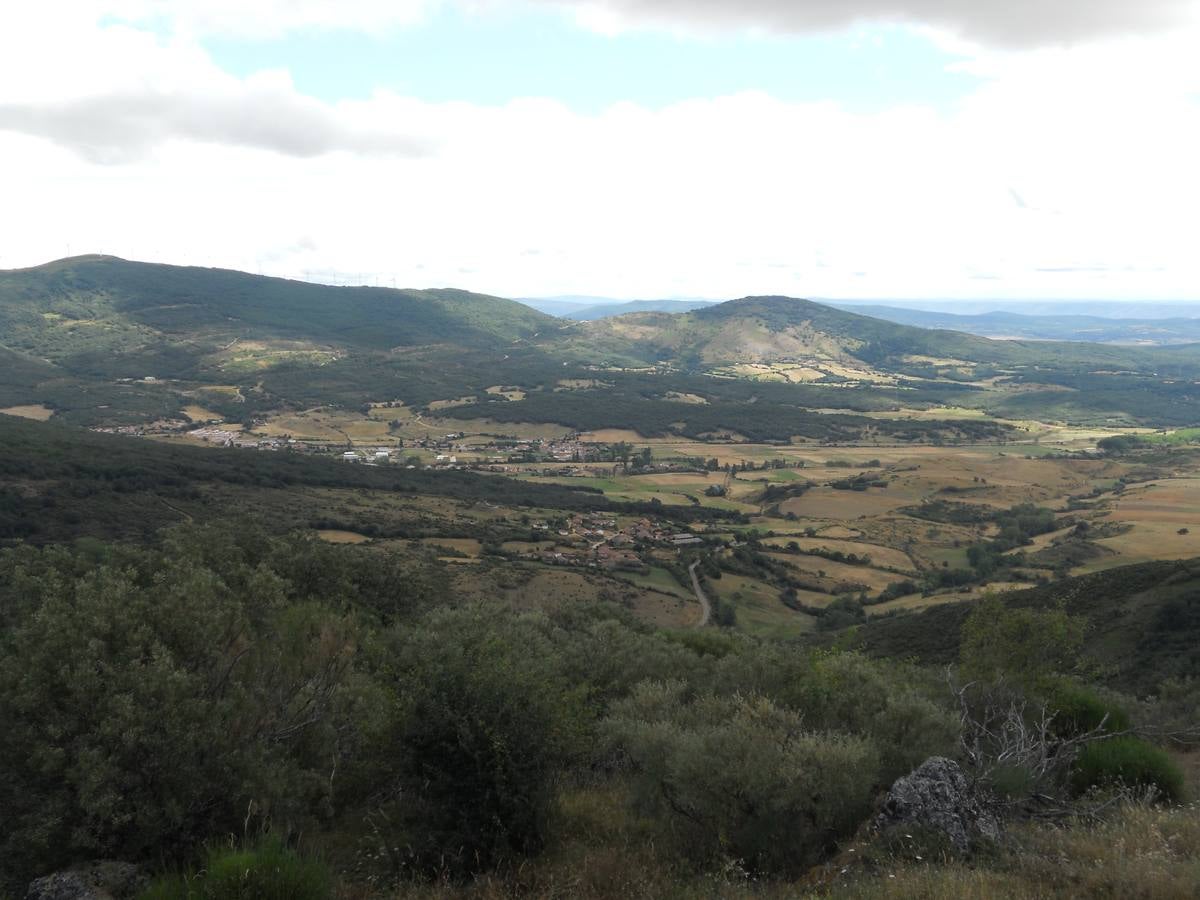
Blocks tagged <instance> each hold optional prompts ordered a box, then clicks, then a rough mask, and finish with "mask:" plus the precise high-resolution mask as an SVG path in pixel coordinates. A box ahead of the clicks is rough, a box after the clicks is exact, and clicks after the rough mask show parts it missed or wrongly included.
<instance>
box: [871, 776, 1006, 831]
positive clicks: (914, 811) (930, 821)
mask: <svg viewBox="0 0 1200 900" xmlns="http://www.w3.org/2000/svg"><path fill="white" fill-rule="evenodd" d="M872 825H873V827H874V830H876V831H885V830H887V829H891V828H894V827H896V826H902V827H906V828H926V829H931V830H934V831H938V832H941V833H942V834H944V835H945V836H946V839H947V840H948V841H949V842H950V844H951V845H952V846H953V847H954V849H955V850H957V851H958V852H959V853H966V852H967V851H968V850H970V849H971V848H972V846H974V845H975V844H976V843H977V842H979V841H980V840H981V839H984V840H990V841H994V840H996V839H997V838H998V837H999V836H1000V822H999V820H998V819H997V818H996V816H995V815H994V814H993V813H992V812H991V811H990V810H989V809H988V808H987V804H985V803H984V802H983V801H982V799H981V798H980V797H979V795H978V794H977V793H976V792H975V791H974V790H973V789H972V788H971V784H970V782H968V781H967V776H966V775H964V774H963V771H962V769H961V768H959V765H958V763H956V762H955V761H954V760H952V759H946V758H945V757H943V756H934V757H930V758H929V759H927V760H925V762H923V763H921V765H919V766H918V767H917V768H916V769H914V770H913V771H912V772H910V773H909V774H907V775H904V776H902V777H900V778H897V779H896V783H895V784H893V785H892V787H891V790H889V791H888V793H887V796H886V797H885V798H884V800H883V804H882V806H881V808H880V811H879V814H878V815H877V816H876V817H875V819H874V821H873V822H872Z"/></svg>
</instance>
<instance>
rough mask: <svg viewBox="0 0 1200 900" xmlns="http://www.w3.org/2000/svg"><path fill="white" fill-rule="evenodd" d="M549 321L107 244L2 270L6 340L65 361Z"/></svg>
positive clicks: (485, 330) (499, 333)
mask: <svg viewBox="0 0 1200 900" xmlns="http://www.w3.org/2000/svg"><path fill="white" fill-rule="evenodd" d="M554 322H555V320H554V319H553V317H551V316H547V315H544V314H542V313H539V312H537V311H536V310H532V309H530V308H529V307H527V306H524V305H523V304H520V303H517V302H515V301H512V300H505V299H502V298H499V297H488V296H483V295H479V294H471V293H469V292H467V291H457V290H395V289H391V288H379V287H332V286H329V285H323V284H313V283H309V282H303V281H292V280H289V279H284V278H272V277H267V276H262V275H251V274H248V273H245V272H236V271H231V270H228V269H207V268H197V267H190V266H170V265H160V264H153V263H141V262H130V261H128V260H123V259H118V258H116V257H110V256H81V257H74V258H71V259H63V260H58V261H57V262H53V263H49V264H47V265H44V266H38V267H35V268H31V269H20V270H12V271H6V272H0V328H2V329H3V334H4V335H5V343H6V344H7V345H8V347H9V348H10V349H13V350H18V351H22V352H25V353H28V354H30V355H33V356H37V357H43V358H46V359H49V360H51V361H54V362H56V363H59V364H61V365H63V366H64V367H66V368H68V369H70V368H71V367H72V365H73V364H75V363H77V362H78V361H79V358H80V357H81V356H86V355H88V354H93V353H96V352H98V351H102V350H103V351H110V350H111V351H116V352H118V353H121V354H133V353H136V352H138V351H141V352H146V351H147V350H151V349H154V350H158V351H160V352H161V348H162V346H163V345H168V346H178V347H179V348H180V352H181V353H182V354H184V355H188V356H193V357H197V358H198V360H197V361H202V360H203V356H204V354H205V353H206V352H214V351H215V350H217V349H218V348H221V347H223V346H226V345H227V344H229V342H231V341H234V340H239V341H273V340H282V341H292V342H313V343H314V344H315V345H321V346H324V347H328V348H333V349H351V348H359V349H367V350H388V349H391V348H395V347H414V346H422V345H429V344H451V345H456V346H466V347H482V346H494V344H495V342H496V341H505V342H512V341H516V340H520V339H524V338H529V337H532V336H533V335H535V334H537V333H538V332H539V330H544V329H546V328H549V327H553V325H554Z"/></svg>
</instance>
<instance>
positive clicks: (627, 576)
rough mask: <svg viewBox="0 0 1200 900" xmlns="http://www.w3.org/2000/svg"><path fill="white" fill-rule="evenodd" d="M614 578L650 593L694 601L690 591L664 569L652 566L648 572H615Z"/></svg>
mask: <svg viewBox="0 0 1200 900" xmlns="http://www.w3.org/2000/svg"><path fill="white" fill-rule="evenodd" d="M614 575H615V577H616V578H619V579H620V580H621V581H628V582H629V583H630V584H636V585H637V586H638V587H644V588H648V589H649V590H652V591H660V592H662V593H664V594H670V595H671V596H673V597H680V598H682V599H684V600H694V599H695V597H694V595H693V594H692V592H691V591H690V590H687V589H685V588H684V587H683V586H682V585H681V584H680V583H679V582H677V581H676V580H675V576H673V575H672V574H671V573H670V572H668V571H667V570H666V569H662V568H659V567H657V566H654V567H652V568H651V569H650V571H649V572H646V573H641V572H617V573H614Z"/></svg>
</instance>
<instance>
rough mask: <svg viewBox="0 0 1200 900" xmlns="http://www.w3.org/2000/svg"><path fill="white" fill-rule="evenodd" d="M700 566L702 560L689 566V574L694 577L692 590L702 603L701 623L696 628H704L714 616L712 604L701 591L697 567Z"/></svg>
mask: <svg viewBox="0 0 1200 900" xmlns="http://www.w3.org/2000/svg"><path fill="white" fill-rule="evenodd" d="M698 565H700V560H696V561H695V562H694V563H692V564H691V565H690V566H688V574H689V575H691V576H692V590H693V591H695V592H696V600H697V601H698V602H699V603H700V621H699V622H697V623H696V626H695V627H696V628H703V627H704V626H705V625H707V624H708V620H709V618H711V616H712V604H711V603H709V602H708V598H707V597H705V596H704V591H702V590H701V589H700V579H699V577H697V575H696V566H698Z"/></svg>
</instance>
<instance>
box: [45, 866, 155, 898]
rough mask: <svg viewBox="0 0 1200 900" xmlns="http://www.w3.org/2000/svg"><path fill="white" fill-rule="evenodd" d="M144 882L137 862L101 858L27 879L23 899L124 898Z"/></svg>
mask: <svg viewBox="0 0 1200 900" xmlns="http://www.w3.org/2000/svg"><path fill="white" fill-rule="evenodd" d="M145 886H146V877H145V875H144V874H143V873H142V871H141V870H140V869H139V868H138V867H137V866H135V865H132V864H130V863H123V862H114V861H112V860H102V861H100V862H94V863H89V864H87V865H85V866H79V867H77V868H74V869H70V870H68V871H65V872H55V873H54V874H53V875H46V876H44V877H42V878H38V879H36V880H34V881H32V882H30V884H29V888H28V889H27V890H26V892H25V900H128V898H131V897H133V896H135V895H136V894H137V893H138V891H140V890H141V889H142V888H144V887H145Z"/></svg>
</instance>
